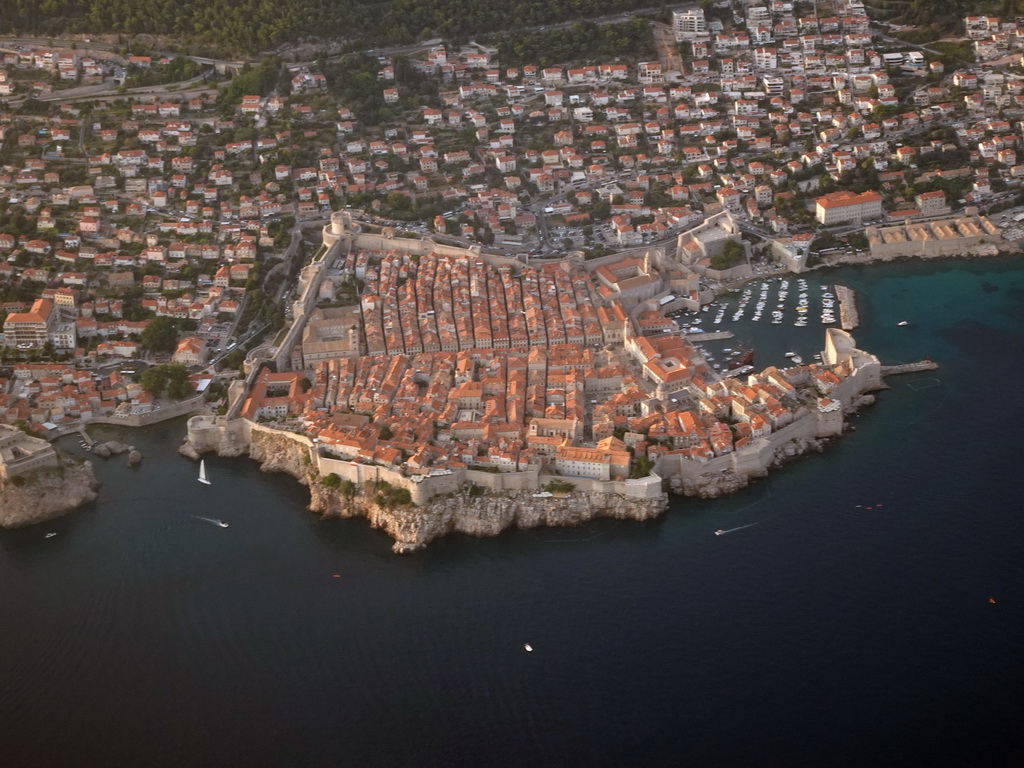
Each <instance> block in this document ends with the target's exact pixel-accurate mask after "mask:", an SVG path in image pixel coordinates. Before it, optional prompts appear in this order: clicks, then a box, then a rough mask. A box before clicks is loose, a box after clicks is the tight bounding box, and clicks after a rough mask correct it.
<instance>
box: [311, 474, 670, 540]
mask: <svg viewBox="0 0 1024 768" xmlns="http://www.w3.org/2000/svg"><path fill="white" fill-rule="evenodd" d="M309 490H310V497H311V501H310V505H309V507H310V509H312V510H313V511H314V512H320V513H322V514H323V515H325V516H337V517H365V518H367V519H368V520H369V521H370V525H372V526H373V527H374V528H382V529H384V531H386V532H387V534H388V535H389V536H391V538H393V539H394V540H395V543H394V545H393V546H392V547H391V549H392V550H393V551H394V552H398V553H402V554H404V553H409V552H415V551H417V550H420V549H423V548H424V547H425V546H427V544H429V543H430V542H431V541H433V540H434V539H436V538H439V537H441V536H444V535H445V534H448V533H453V532H455V533H465V534H468V535H470V536H497V535H498V534H499V533H501V532H502V531H504V530H505V529H506V528H510V527H512V526H516V527H518V528H536V527H538V526H542V525H543V526H571V525H580V524H582V523H586V522H588V521H590V520H593V519H595V518H598V517H611V518H616V519H619V520H650V519H652V518H655V517H657V516H658V515H660V514H661V513H662V512H664V511H665V509H666V508H667V507H668V496H667V495H666V494H662V495H661V496H659V497H658V498H655V499H629V498H626V497H624V496H617V495H614V494H607V493H582V492H578V491H574V492H573V493H571V494H570V495H568V496H567V497H565V498H536V497H534V496H533V494H532V493H530V492H528V491H517V492H507V491H506V492H502V493H495V494H488V495H484V496H475V497H470V496H468V495H466V494H453V495H450V496H443V497H438V498H435V499H433V500H431V502H430V503H429V504H427V505H426V506H423V507H398V508H393V509H387V508H384V507H381V506H379V505H378V504H376V503H374V501H373V499H372V498H370V497H369V496H368V495H366V494H360V495H357V496H355V497H353V498H350V499H349V498H344V497H343V496H342V495H341V494H340V493H339V492H338V491H332V490H329V489H327V488H324V487H323V486H322V485H320V484H318V483H314V484H312V485H311V486H310V489H309Z"/></svg>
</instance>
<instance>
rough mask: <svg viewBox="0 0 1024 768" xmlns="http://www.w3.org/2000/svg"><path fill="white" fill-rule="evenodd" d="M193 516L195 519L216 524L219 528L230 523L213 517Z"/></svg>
mask: <svg viewBox="0 0 1024 768" xmlns="http://www.w3.org/2000/svg"><path fill="white" fill-rule="evenodd" d="M192 518H193V519H194V520H202V521H203V522H204V523H209V524H210V525H216V526H217V527H218V528H227V527H228V524H227V523H225V522H224V521H223V520H216V519H214V518H212V517H200V516H199V515H192Z"/></svg>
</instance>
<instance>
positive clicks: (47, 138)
mask: <svg viewBox="0 0 1024 768" xmlns="http://www.w3.org/2000/svg"><path fill="white" fill-rule="evenodd" d="M84 7H85V6H83V8H84ZM515 7H516V8H517V9H518V8H520V7H521V4H520V5H517V6H515ZM538 8H539V7H538ZM108 10H109V9H108ZM321 10H322V9H321ZM218 12H219V11H218ZM319 12H320V11H317V13H319ZM525 12H526V11H525V10H524V13H525ZM535 12H537V13H542V14H546V15H544V16H543V17H542V18H541V17H537V16H531V18H532V19H533V20H534V22H537V23H535V24H533V25H532V27H531V28H528V29H516V30H498V29H496V28H495V27H494V24H495V23H496V22H498V21H500V20H501V19H503V18H505V17H504V16H494V17H492V16H490V15H489V14H483V16H487V23H486V24H483V22H482V18H481V14H478V13H477V12H476V11H467V12H466V15H465V16H464V17H463V18H461V19H460V25H459V28H460V29H463V31H465V32H466V35H465V36H460V39H465V40H469V39H473V37H474V34H471V31H472V32H473V33H475V32H482V31H484V30H485V29H486V31H487V32H489V33H497V32H502V34H500V35H496V36H495V38H493V39H492V38H487V37H479V38H476V39H475V40H474V41H473V42H471V43H465V44H462V43H456V42H453V41H450V40H449V41H446V40H443V39H440V38H435V39H431V40H425V41H423V42H410V41H412V40H413V39H414V38H415V37H416V35H418V34H419V33H420V32H421V30H422V28H423V25H420V26H418V27H417V29H415V30H414V31H413V33H412V34H410V35H406V34H404V33H402V32H401V31H400V30H399V29H398V26H395V25H391V24H384V25H383V26H381V27H379V28H378V27H377V26H376V25H370V26H372V27H373V28H374V30H375V31H374V32H373V35H374V38H373V39H374V42H373V43H368V42H365V41H352V40H349V41H346V42H341V41H338V40H323V41H318V43H319V42H322V43H323V46H322V47H316V48H315V50H312V48H313V47H306V46H301V45H297V46H295V47H293V48H286V49H281V50H278V51H276V52H275V53H274V54H273V55H271V54H270V53H269V52H267V53H264V54H259V53H256V52H255V51H254V47H259V45H260V44H259V43H258V41H260V40H265V39H268V38H267V37H266V35H267V34H270V33H271V28H268V27H267V26H266V20H263V21H262V22H261V24H262V25H263V26H262V32H260V33H258V34H257V33H256V31H255V30H250V29H249V27H247V26H245V25H242V27H241V28H245V29H246V30H248V32H247V34H246V35H245V36H244V37H245V39H246V40H247V41H248V42H247V44H246V45H244V46H241V47H240V46H239V44H238V40H237V39H236V38H234V37H233V36H224V37H223V38H221V37H220V36H219V35H218V42H220V43H221V44H222V45H221V48H220V49H219V50H216V49H215V48H216V46H214V44H213V42H212V41H210V40H209V39H207V37H206V35H207V33H205V32H204V33H203V34H202V35H200V34H199V30H198V29H192V30H191V32H188V31H187V30H186V28H185V27H182V28H176V29H177V31H179V32H183V33H185V34H192V35H193V37H192V38H191V39H190V40H179V41H175V45H174V46H171V45H169V44H168V45H167V47H168V48H169V49H170V48H173V50H160V46H161V45H165V41H163V40H162V39H161V38H159V37H157V38H149V37H146V38H143V37H141V36H140V37H134V36H133V34H134V32H133V25H132V24H128V25H127V26H126V25H125V23H124V22H126V20H125V19H121V20H120V21H119V20H118V19H117V18H116V17H117V16H118V14H116V13H113V11H112V12H111V13H113V16H111V17H110V19H109V20H108V21H109V25H108V26H107V28H105V29H92V28H91V25H95V24H97V23H100V22H99V21H97V20H99V19H103V18H107V17H106V16H104V14H98V15H97V14H94V13H91V12H89V13H85V12H84V11H83V12H82V15H80V16H77V15H76V16H74V18H72V17H67V18H64V17H62V18H61V19H51V20H48V21H47V23H46V32H47V33H48V34H54V35H55V36H54V37H47V38H46V39H40V38H30V37H28V38H26V37H18V38H15V37H5V38H2V39H0V99H2V100H3V101H2V102H0V316H2V317H3V326H2V339H0V343H2V348H0V421H3V422H4V423H6V424H9V425H12V426H16V427H17V428H19V429H21V430H23V431H28V432H31V433H33V434H35V435H39V436H46V437H49V438H53V437H56V436H59V435H62V434H66V433H68V432H69V431H72V430H75V429H77V428H79V427H81V426H83V425H88V424H89V423H96V422H99V423H111V424H120V425H125V426H142V425H145V424H149V423H152V422H153V421H157V420H161V419H164V418H169V417H173V416H175V415H185V414H188V415H192V414H195V413H203V414H205V415H203V416H200V417H196V418H194V419H193V421H192V422H191V424H190V427H189V436H188V441H187V444H186V446H185V447H184V450H185V451H186V452H188V453H190V454H192V455H198V454H199V453H200V452H202V451H205V450H219V451H221V452H224V453H239V452H243V451H248V452H250V454H252V455H254V456H256V457H257V458H263V459H264V460H265V461H267V462H268V467H269V466H279V467H281V468H285V469H287V471H289V472H291V473H292V474H294V475H296V476H297V477H300V478H301V480H302V481H303V482H306V483H308V484H310V486H311V489H312V496H313V499H312V501H311V504H312V505H313V507H314V508H316V509H319V510H322V511H325V512H329V513H331V514H364V515H367V516H370V517H371V519H373V520H375V521H376V523H377V524H380V525H383V526H385V527H387V528H388V529H389V530H391V531H392V532H393V533H395V535H396V540H397V544H396V547H397V548H398V549H400V550H403V551H405V550H409V549H415V548H417V547H420V546H422V545H423V544H424V543H425V542H426V541H427V540H429V539H430V538H431V537H433V536H435V535H439V533H441V532H443V531H445V530H449V529H458V530H471V531H475V532H494V531H496V530H499V529H500V528H501V527H502V526H505V525H509V524H516V525H535V524H541V523H542V522H544V523H549V524H554V523H557V522H558V521H559V520H565V521H574V520H576V519H579V518H578V516H584V517H586V516H594V515H599V514H611V515H616V516H630V517H646V516H650V515H652V514H657V513H658V512H659V511H660V510H661V509H663V508H664V507H665V505H666V503H667V495H666V494H667V493H669V492H675V493H679V494H689V495H702V496H713V495H717V494H720V493H725V492H728V491H730V490H735V489H736V488H740V487H743V486H744V485H745V484H746V483H747V482H749V480H750V479H751V478H752V477H757V476H760V475H762V474H764V473H765V472H766V471H768V470H769V468H770V467H772V466H773V465H775V464H777V463H779V462H781V461H783V460H786V459H788V458H790V457H791V456H793V455H797V454H800V453H803V452H805V451H807V450H812V449H816V448H819V447H821V445H822V444H823V441H826V440H828V439H831V438H832V437H835V436H837V435H839V434H840V433H841V432H842V431H843V429H844V426H845V415H846V414H847V413H849V412H850V411H851V410H854V409H856V408H858V407H860V406H862V405H865V404H867V403H868V402H870V395H869V393H870V392H871V391H872V390H873V389H875V388H878V387H880V386H882V384H883V381H882V376H883V375H884V373H885V372H886V371H885V368H884V367H883V366H882V365H881V364H880V362H879V361H878V360H877V359H875V358H874V357H873V356H872V355H871V354H870V353H869V352H865V351H862V350H859V349H858V348H857V345H856V343H855V341H854V339H853V338H852V337H851V336H850V335H849V332H850V331H852V330H854V329H855V328H856V325H857V322H858V317H857V312H856V306H855V299H854V296H853V294H852V292H851V291H847V290H846V289H845V288H844V287H843V286H827V289H828V290H827V291H826V287H820V291H821V292H822V295H821V302H820V303H821V310H822V311H821V318H820V321H821V324H822V336H821V341H820V349H819V350H818V351H817V354H815V355H814V356H813V358H810V357H809V358H808V360H807V361H806V363H805V362H804V361H803V360H802V359H799V357H798V356H797V355H796V353H795V352H793V353H792V356H790V357H789V358H787V361H786V362H785V363H783V361H782V360H781V359H780V360H778V361H774V362H776V363H778V366H779V367H766V366H765V365H764V360H758V363H760V367H758V368H754V367H753V366H751V367H750V368H747V367H746V366H745V365H743V364H740V365H738V366H737V367H730V363H732V362H737V363H739V362H740V360H741V358H744V357H747V356H749V354H750V353H751V352H752V350H743V351H742V353H741V350H740V349H739V347H740V343H739V342H737V344H736V348H735V349H733V348H730V350H729V351H728V354H729V355H730V357H729V359H728V360H722V359H718V360H716V359H715V356H714V355H715V354H718V353H719V350H718V349H717V348H714V347H712V346H710V345H711V344H713V343H716V342H717V340H721V339H722V338H725V337H728V336H729V334H730V333H732V332H731V331H730V330H728V323H726V325H722V326H721V327H720V329H719V328H715V329H713V330H711V329H700V330H701V331H704V332H703V333H697V332H695V331H696V330H697V329H698V328H699V322H698V321H699V320H700V318H702V317H705V316H708V317H711V316H713V317H714V321H713V322H715V323H719V322H720V321H721V322H726V321H725V320H724V311H725V310H724V306H725V303H726V302H727V301H731V299H728V298H727V297H728V296H729V291H730V290H732V289H735V288H737V287H740V286H744V285H745V284H747V283H752V282H753V281H756V280H757V279H758V278H761V279H762V280H767V279H768V278H769V276H775V277H776V279H777V280H778V281H779V282H778V283H777V286H778V288H777V294H776V295H777V297H778V302H776V305H775V306H774V307H769V306H767V301H768V297H767V294H766V293H765V292H764V291H763V290H762V291H761V292H760V294H759V296H758V297H757V298H752V299H751V302H752V303H753V304H754V306H755V307H756V308H757V309H756V311H755V312H754V313H753V317H752V318H751V319H753V320H755V321H758V320H760V318H761V313H762V312H763V313H764V314H765V320H764V322H765V323H781V322H782V314H783V313H784V309H783V304H784V299H783V294H784V293H785V292H786V287H783V281H786V282H785V285H786V286H789V282H788V281H794V289H793V293H794V294H795V296H794V298H796V296H799V297H800V298H799V301H800V302H802V303H801V304H800V306H799V307H798V308H797V311H798V312H799V313H800V315H799V318H798V320H797V322H796V323H794V325H798V326H800V327H804V326H806V325H807V324H808V322H814V323H817V321H818V318H817V317H814V316H809V311H810V310H809V302H810V299H809V298H808V296H807V294H808V290H812V291H813V290H814V289H813V288H810V289H808V288H807V287H806V286H804V284H805V283H806V282H807V280H808V278H809V276H810V275H811V274H813V273H814V270H816V269H819V268H821V267H826V266H830V265H835V264H843V263H863V262H869V261H885V260H891V259H900V258H915V259H918V258H946V259H950V258H964V257H976V256H978V257H981V256H990V255H997V254H1000V253H1010V252H1014V253H1016V252H1019V248H1018V246H1017V244H1016V243H1017V242H1018V241H1020V240H1022V239H1024V226H1022V222H1024V191H1021V180H1022V179H1024V165H1021V164H1019V163H1017V157H1016V151H1017V147H1018V146H1019V142H1020V138H1021V133H1022V123H1021V121H1020V120H1019V118H1020V117H1021V116H1022V115H1024V85H1022V82H1024V81H1022V80H1021V78H1020V76H1019V74H1018V71H1017V70H1018V67H1019V64H1020V54H1019V50H1018V48H1019V43H1018V38H1019V37H1020V35H1019V34H1018V32H1019V28H1018V22H1017V20H1016V19H1011V18H998V17H994V16H979V15H969V16H966V17H964V18H962V19H959V20H957V19H951V18H948V17H947V16H946V15H945V14H943V18H942V21H941V23H940V22H936V24H938V25H939V26H941V27H942V39H941V40H940V41H939V42H928V43H927V44H922V43H921V42H920V37H919V35H917V34H915V32H914V30H913V29H910V28H908V27H906V26H901V24H900V17H899V16H898V14H899V13H901V11H899V10H898V9H888V10H878V9H876V8H874V7H872V6H869V5H865V4H864V3H863V2H861V0H827V1H826V2H823V3H818V4H817V5H814V4H808V3H801V2H795V3H789V2H772V3H763V4H755V3H750V2H740V0H735V2H729V1H728V0H726V1H723V2H718V3H713V4H710V5H707V7H693V8H676V9H664V10H660V11H654V12H648V11H636V12H633V11H627V12H626V13H622V12H620V11H619V10H618V9H613V8H612V7H611V6H609V14H608V15H607V16H604V17H600V18H596V19H594V20H593V21H592V22H587V23H584V24H576V23H573V22H572V21H571V20H570V16H571V15H572V13H573V11H572V9H571V8H570V7H569V6H557V7H556V6H550V7H549V6H545V7H544V9H542V10H538V9H533V8H532V6H531V9H530V10H529V13H530V14H534V13H535ZM22 16H24V14H22V15H16V16H12V17H11V18H9V19H7V18H5V19H4V20H0V31H5V32H12V34H13V31H14V29H15V28H17V29H18V30H19V31H20V33H22V34H28V33H30V32H31V31H32V30H33V29H37V31H41V29H40V28H39V27H38V25H39V19H37V18H36V16H33V15H32V14H28V16H25V17H24V18H22ZM512 17H514V14H513V15H512V16H510V18H512ZM40 18H42V17H40ZM309 18H318V17H317V16H316V15H315V14H314V15H310V16H309ZM332 18H333V17H332ZM518 21H524V20H523V19H518ZM518 21H517V23H518ZM154 23H156V21H155V20H154ZM161 23H162V22H161ZM331 23H332V24H338V23H339V20H338V19H337V18H333V21H332V22H331ZM362 23H366V24H369V20H368V19H364V20H363V22H362ZM524 23H526V22H525V21H524ZM481 24H483V25H482V26H481ZM65 25H66V26H65ZM548 25H551V26H548ZM159 26H160V25H159V24H157V25H156V27H154V28H153V30H152V31H154V33H156V34H161V32H162V31H163V32H170V31H171V30H160V29H158V28H157V27H159ZM187 26H188V25H186V27H187ZM343 26H344V28H345V29H346V30H347V32H346V33H347V34H348V33H350V32H352V31H353V30H354V31H355V32H356V33H358V31H359V30H360V29H363V30H367V29H369V28H370V27H359V26H356V27H353V26H351V24H348V23H347V22H346V23H345V24H344V25H343ZM207 27H209V25H202V28H203V29H204V30H205V29H207ZM271 27H272V29H273V30H274V31H273V33H272V36H277V35H286V31H285V30H286V29H287V28H289V27H288V25H284V26H279V25H277V24H273V25H271ZM72 28H73V29H75V30H88V33H87V34H86V33H83V34H80V35H76V36H71V35H69V36H67V37H65V38H63V39H62V38H60V37H59V36H56V35H58V34H59V33H60V31H61V30H62V29H72ZM210 28H211V29H212V28H213V27H210ZM471 28H472V30H471ZM328 29H337V27H336V26H331V25H326V26H323V27H322V28H321V31H324V33H325V34H326V31H325V30H328ZM935 29H938V27H936V28H935ZM112 30H116V31H117V32H118V33H119V34H120V37H118V36H115V35H112V34H110V33H111V31H112ZM136 31H137V30H136ZM249 32H251V33H252V34H249ZM305 33H306V32H305V31H303V34H305ZM196 35H198V37H196ZM938 37H939V36H937V37H936V39H938ZM274 39H275V43H276V42H279V40H278V38H277V37H275V38H274ZM199 40H202V41H203V44H204V45H209V46H211V47H210V48H209V49H204V50H203V51H202V52H201V53H202V54H204V55H199V52H198V51H196V50H190V49H189V48H188V46H189V45H190V44H194V43H196V42H198V41H199ZM495 41H496V42H495ZM492 42H493V44H491V43H492ZM370 45H374V46H381V47H369V48H368V47H367V46H370ZM226 46H231V49H230V50H228V49H227V48H226ZM243 49H244V50H243ZM282 53H283V55H282ZM206 54H209V55H206ZM240 56H241V57H242V58H240ZM218 57H219V58H218ZM763 285H764V283H763V282H762V286H763ZM802 286H803V287H802ZM743 290H744V295H746V292H747V291H752V290H753V286H747V288H746V289H743ZM833 290H834V291H835V294H834V296H833V295H832V291H833ZM825 292H828V293H829V294H830V295H829V296H828V297H826V296H824V295H823V294H824V293H825ZM815 298H816V297H815ZM826 302H827V303H826ZM740 304H743V300H741V301H740ZM743 309H744V307H743V306H741V307H739V308H738V309H737V311H736V312H735V314H734V315H733V317H736V318H739V317H740V315H741V314H742V312H743ZM748 316H749V313H748ZM708 331H710V333H708ZM753 352H755V353H756V350H754V351H753ZM281 441H290V442H281ZM279 443H280V444H279ZM283 446H288V448H287V450H286V449H285V448H284V447H283ZM58 463H59V462H58ZM584 500H586V503H584ZM496 505H497V506H502V505H504V506H502V510H501V511H495V510H496V509H497V506H496ZM455 507H458V510H457V511H452V510H454V508H455ZM485 507H486V508H487V509H489V510H491V511H489V512H487V514H486V515H484V514H483V512H480V511H479V510H482V509H484V508H485ZM445 510H448V511H445ZM537 510H542V511H543V515H538V513H537ZM473 515H476V516H477V518H476V520H477V522H468V521H469V520H470V519H471V518H473ZM574 515H575V516H576V517H574ZM485 518H486V519H487V520H489V521H491V522H488V523H487V524H486V525H485V524H484V523H481V522H479V520H483V519H485ZM426 521H434V522H431V523H430V524H429V525H428V524H427V522H426ZM446 521H447V522H446ZM396 532H397V533H396Z"/></svg>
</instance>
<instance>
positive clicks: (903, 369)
mask: <svg viewBox="0 0 1024 768" xmlns="http://www.w3.org/2000/svg"><path fill="white" fill-rule="evenodd" d="M938 367H939V364H938V363H936V362H935V361H934V360H918V361H917V362H916V363H902V364H901V365H883V366H882V376H898V375H900V374H901V373H917V372H919V371H935V370H938Z"/></svg>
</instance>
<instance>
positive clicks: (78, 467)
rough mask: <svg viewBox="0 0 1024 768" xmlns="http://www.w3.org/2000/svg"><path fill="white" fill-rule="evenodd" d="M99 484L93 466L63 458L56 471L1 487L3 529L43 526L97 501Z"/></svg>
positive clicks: (24, 477)
mask: <svg viewBox="0 0 1024 768" xmlns="http://www.w3.org/2000/svg"><path fill="white" fill-rule="evenodd" d="M99 487H100V483H99V481H98V480H97V479H96V475H95V474H93V466H92V462H89V461H83V462H81V463H79V462H78V461H75V460H74V459H71V458H68V457H67V456H63V455H60V456H59V462H58V464H57V466H56V467H48V468H46V469H39V470H35V471H33V472H29V473H26V474H24V475H19V476H18V478H16V479H15V482H7V483H0V528H20V527H23V526H27V525H35V524H36V523H43V522H46V521H48V520H53V519H54V518H57V517H61V516H63V515H66V514H68V513H69V512H72V511H74V510H75V509H77V508H78V507H80V506H82V505H83V504H86V503H88V502H90V501H95V500H96V497H97V495H98V492H99Z"/></svg>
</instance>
